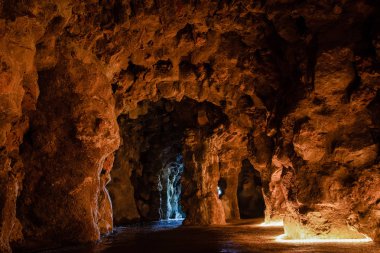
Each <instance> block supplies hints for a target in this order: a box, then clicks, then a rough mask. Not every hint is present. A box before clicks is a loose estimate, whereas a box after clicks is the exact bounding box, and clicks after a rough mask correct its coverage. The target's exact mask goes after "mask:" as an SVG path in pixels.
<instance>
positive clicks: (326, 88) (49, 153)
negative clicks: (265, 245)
mask: <svg viewBox="0 0 380 253" xmlns="http://www.w3.org/2000/svg"><path fill="white" fill-rule="evenodd" d="M58 2H59V3H58ZM379 13H380V7H379V4H378V3H377V2H374V1H366V0H359V1H343V0H342V1H315V0H308V1H294V0H281V1H279V0H268V1H253V2H252V1H245V0H241V1H170V0H167V1H150V0H147V1H134V0H111V1H105V0H100V1H99V0H98V1H95V0H90V1H85V2H83V1H82V2H78V1H72V0H63V1H50V0H46V1H34V0H31V1H21V0H16V1H11V0H1V1H0V33H1V35H2V36H1V40H0V41H1V43H0V108H1V111H0V214H1V216H0V217H1V218H0V249H1V250H2V251H5V252H8V251H10V243H15V242H17V241H20V240H22V238H24V239H25V242H31V241H40V242H44V243H59V242H65V243H68V242H70V243H71V242H74V243H75V242H88V241H95V240H97V239H98V238H99V234H100V233H99V231H101V232H102V233H105V232H107V231H110V229H111V228H112V224H111V217H112V216H111V213H110V210H111V205H110V202H109V198H108V194H107V191H106V189H105V186H106V184H107V182H108V181H109V177H110V173H113V172H110V170H111V168H112V167H113V166H112V161H113V156H114V155H113V153H114V152H115V151H116V150H117V149H118V147H119V142H120V139H123V141H124V143H123V144H124V146H122V147H121V149H120V150H119V151H118V152H117V153H116V161H115V168H118V167H120V168H125V169H122V170H120V171H121V172H120V173H121V174H118V173H117V172H116V170H115V173H114V174H115V178H114V180H117V179H119V180H124V181H123V184H124V188H123V189H122V191H124V192H126V191H128V189H132V186H131V185H130V183H132V184H133V182H132V181H133V180H132V181H131V182H129V180H130V179H129V175H130V173H132V172H131V168H132V167H131V166H137V167H139V166H140V165H141V164H140V163H135V162H134V161H133V162H132V163H130V162H129V161H128V162H126V161H127V160H124V161H123V159H124V155H125V154H126V155H127V156H128V157H134V158H136V159H135V160H137V162H139V160H140V158H139V157H138V156H139V155H137V154H134V153H133V152H134V151H129V150H126V149H125V147H126V145H125V144H126V141H127V142H128V141H131V142H132V143H136V144H137V143H138V142H139V140H137V139H138V136H135V137H134V136H133V134H129V133H124V132H123V130H124V129H122V131H120V132H119V125H120V126H122V125H123V123H122V122H120V120H119V124H118V122H117V118H118V117H119V116H120V115H122V116H121V117H125V118H127V119H128V120H134V119H139V117H141V116H143V115H145V114H146V113H147V109H148V104H149V103H151V102H152V103H156V102H158V101H160V100H161V99H167V100H168V101H177V102H179V101H183V100H184V99H185V98H190V99H193V100H194V101H196V102H197V103H202V102H205V101H207V102H208V103H210V104H212V105H213V106H215V107H216V108H217V109H216V111H221V112H222V113H223V115H225V117H226V118H227V120H225V121H224V122H227V121H228V122H230V123H231V124H229V125H228V124H220V122H219V124H216V125H213V123H212V122H211V121H212V119H213V118H214V119H215V117H213V116H211V117H210V114H212V111H213V110H211V112H210V111H209V112H207V111H206V112H205V111H204V110H202V109H201V108H200V109H199V110H197V116H196V119H195V120H196V122H197V125H198V126H207V127H204V128H205V129H208V130H207V131H206V130H205V129H204V130H202V131H201V132H197V131H195V129H196V128H194V127H193V129H191V127H190V129H189V131H185V132H186V133H187V134H186V135H185V137H186V138H185V139H184V142H183V143H182V144H184V147H185V148H184V149H183V155H184V161H185V165H186V166H187V167H188V168H189V170H188V171H187V172H186V170H185V173H188V174H185V177H186V180H185V181H184V182H183V184H184V185H187V187H186V188H185V189H184V193H183V195H184V196H185V199H184V207H185V210H186V211H187V215H188V221H189V222H190V221H193V222H196V223H201V224H212V223H223V222H225V218H235V217H237V214H238V213H239V211H238V205H237V197H236V195H235V194H233V192H235V193H236V189H237V186H238V184H237V177H238V174H239V170H240V168H241V161H242V160H244V159H249V160H250V162H251V164H252V165H253V166H254V168H255V169H256V170H258V171H259V172H260V175H261V179H262V184H263V196H264V200H265V203H266V211H265V212H266V219H267V220H268V221H269V220H276V219H279V218H281V219H282V218H283V217H284V218H285V230H286V232H287V234H288V235H289V236H290V237H293V238H308V237H321V238H325V237H344V238H346V237H359V236H361V235H360V234H359V233H358V232H357V231H359V232H363V233H366V234H368V235H369V236H371V237H372V238H374V239H376V240H380V239H379V236H380V231H379V224H380V220H379V210H380V207H379V192H380V191H379V188H378V187H379V185H380V184H379V180H380V179H379V177H380V172H379V170H380V169H379V142H380V138H379V136H380V134H379V133H380V130H379V129H380V122H379V118H380V114H379V113H380V111H379V108H380V95H379V94H380V93H379V83H380V82H379V79H380V74H379V73H380V72H379V60H380V31H379V27H380V25H379V24H380V21H379V17H380V15H379ZM169 107H170V106H169ZM169 109H170V108H169ZM217 114H218V113H217ZM216 118H217V117H216ZM222 125H223V126H222ZM210 126H213V127H210ZM201 128H202V127H201ZM126 129H128V128H126ZM218 129H219V130H218ZM131 131H132V132H131V133H135V132H133V129H131ZM218 131H220V132H218ZM137 132H138V131H137ZM125 135H128V138H125ZM120 136H121V137H122V138H120ZM222 142H224V143H222ZM123 149H124V151H123ZM228 150H230V151H228ZM235 150H236V151H235ZM120 154H122V156H123V158H122V159H121V158H120ZM193 158H194V159H195V160H194V159H193ZM190 168H191V169H190ZM206 169H208V171H207V173H206ZM123 173H125V175H126V177H123V175H122V174H123ZM204 173H206V174H204ZM200 175H207V177H206V178H207V180H206V178H205V179H201V178H200ZM132 176H133V175H132ZM220 177H225V178H226V182H227V188H226V194H225V196H224V197H222V199H219V198H218V195H217V192H216V189H217V185H218V180H219V178H220ZM121 178H123V179H121ZM192 187H193V188H192ZM194 187H195V188H194ZM228 187H230V188H228ZM110 189H112V186H110ZM193 193H197V194H196V195H192V194H193ZM135 194H136V192H135ZM117 198H118V197H117V196H115V194H114V196H113V199H114V202H115V203H114V205H115V211H114V214H115V220H117V221H120V222H122V220H123V218H125V219H126V220H128V219H134V218H138V217H139V216H140V213H137V212H136V211H137V210H138V209H137V206H134V203H133V201H132V196H131V195H129V196H128V197H127V199H129V200H130V201H129V202H128V203H130V204H124V206H123V204H120V202H118V200H116V199H117ZM190 207H191V208H190ZM47 210H49V211H47ZM118 210H119V211H120V212H121V213H120V215H119V214H118V212H119V211H118ZM199 214H201V216H198V215H199ZM123 215H125V217H122V216H123ZM119 218H120V219H119ZM118 219H119V220H118Z"/></svg>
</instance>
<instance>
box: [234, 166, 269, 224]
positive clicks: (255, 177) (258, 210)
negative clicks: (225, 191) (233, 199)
mask: <svg viewBox="0 0 380 253" xmlns="http://www.w3.org/2000/svg"><path fill="white" fill-rule="evenodd" d="M237 195H238V203H239V211H240V218H242V219H245V218H257V217H264V210H265V203H264V198H263V194H262V182H261V177H260V172H259V171H257V170H255V168H254V167H253V166H252V164H251V163H250V162H249V160H248V159H245V160H243V161H242V167H241V172H240V174H239V185H238V189H237Z"/></svg>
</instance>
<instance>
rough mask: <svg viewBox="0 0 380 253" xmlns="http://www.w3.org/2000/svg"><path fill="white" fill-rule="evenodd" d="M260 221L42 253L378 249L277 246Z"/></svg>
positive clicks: (156, 230) (157, 228)
mask: <svg viewBox="0 0 380 253" xmlns="http://www.w3.org/2000/svg"><path fill="white" fill-rule="evenodd" d="M260 223H262V220H259V219H255V220H241V221H238V222H233V223H230V224H228V225H225V226H211V227H196V226H194V227H188V226H186V227H184V226H181V224H182V220H169V221H160V222H151V223H141V224H135V225H131V226H127V227H119V228H117V229H116V230H115V233H114V234H113V235H111V236H108V237H106V238H103V239H102V241H101V242H100V243H99V244H97V245H95V246H91V247H81V248H72V247H71V248H65V249H59V250H50V251H44V252H54V253H63V252H75V253H87V252H88V253H92V252H109V253H119V252H128V253H130V252H141V253H149V252H155V253H157V252H164V253H168V252H181V253H183V252H202V253H212V252H231V253H235V252H236V253H237V252H239V253H240V252H263V253H266V252H291V253H293V252H313V253H315V252H321V253H322V252H338V253H339V252H341V253H343V252H344V253H360V252H363V253H372V252H373V253H375V252H380V245H379V244H376V243H374V242H367V243H320V244H319V243H280V242H276V241H275V238H276V236H278V235H281V234H283V228H281V227H270V226H268V227H262V226H259V224H260Z"/></svg>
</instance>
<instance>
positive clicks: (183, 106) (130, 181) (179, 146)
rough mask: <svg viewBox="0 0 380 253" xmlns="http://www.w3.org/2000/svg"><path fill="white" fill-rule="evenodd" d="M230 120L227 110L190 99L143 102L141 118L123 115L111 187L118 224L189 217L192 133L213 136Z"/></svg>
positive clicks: (119, 120) (140, 112)
mask: <svg viewBox="0 0 380 253" xmlns="http://www.w3.org/2000/svg"><path fill="white" fill-rule="evenodd" d="M225 121H227V118H226V116H225V115H224V114H223V112H222V110H221V108H219V107H217V106H215V105H213V104H211V103H209V102H201V103H200V102H197V101H195V100H192V99H187V98H184V99H182V100H181V101H180V102H176V101H170V100H166V99H161V100H159V101H157V102H152V101H142V102H140V103H139V104H138V109H137V112H135V115H131V113H130V114H129V115H123V116H120V117H119V119H118V123H119V127H120V133H121V137H122V144H121V146H120V148H119V150H118V151H117V152H116V154H115V161H114V166H113V169H112V171H111V178H112V181H111V182H110V184H109V185H108V187H107V188H108V190H109V192H110V196H111V199H112V203H113V212H114V213H113V215H114V224H115V225H123V224H128V223H131V222H134V221H159V220H168V219H183V218H185V212H184V211H185V210H184V208H183V206H182V203H183V199H181V198H182V195H183V188H182V185H183V182H182V181H183V178H184V174H186V167H185V164H184V157H183V154H184V150H183V149H184V139H185V138H186V134H187V132H188V131H197V132H198V131H201V132H211V133H212V130H213V129H214V128H215V126H217V125H220V124H221V122H225ZM188 174H189V173H188ZM190 174H191V173H190ZM188 177H189V178H190V177H191V176H188ZM192 183H193V182H191V184H192ZM188 190H189V189H188ZM191 190H192V189H190V191H191ZM215 190H216V189H215ZM191 194H192V193H191ZM191 194H190V195H191Z"/></svg>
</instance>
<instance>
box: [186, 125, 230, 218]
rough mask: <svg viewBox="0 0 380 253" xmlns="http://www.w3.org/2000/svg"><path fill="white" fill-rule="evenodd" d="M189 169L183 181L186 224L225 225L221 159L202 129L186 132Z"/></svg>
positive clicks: (187, 166)
mask: <svg viewBox="0 0 380 253" xmlns="http://www.w3.org/2000/svg"><path fill="white" fill-rule="evenodd" d="M183 157H184V165H185V171H184V173H183V180H182V189H183V192H182V199H181V202H182V205H183V208H184V211H185V213H186V219H185V221H184V224H186V225H190V224H197V225H211V224H224V223H225V214H224V210H223V205H222V203H221V201H220V199H219V198H218V192H217V187H218V180H219V158H218V155H217V150H215V148H214V146H213V143H212V141H211V139H209V138H204V137H203V133H202V132H201V131H200V130H199V131H198V130H191V131H188V132H187V133H186V139H185V142H184V150H183Z"/></svg>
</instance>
